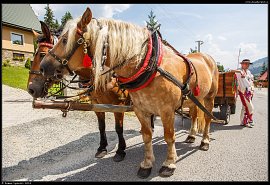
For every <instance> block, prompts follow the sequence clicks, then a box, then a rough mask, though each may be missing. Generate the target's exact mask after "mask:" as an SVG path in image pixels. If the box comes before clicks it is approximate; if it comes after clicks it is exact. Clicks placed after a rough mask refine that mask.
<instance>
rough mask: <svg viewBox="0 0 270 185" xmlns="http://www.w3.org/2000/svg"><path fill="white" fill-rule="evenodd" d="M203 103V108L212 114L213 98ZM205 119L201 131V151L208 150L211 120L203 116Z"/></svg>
mask: <svg viewBox="0 0 270 185" xmlns="http://www.w3.org/2000/svg"><path fill="white" fill-rule="evenodd" d="M204 102H205V103H204V104H205V108H206V109H207V110H208V111H209V112H212V110H213V107H214V98H207V99H205V101H204ZM204 118H205V127H204V131H203V139H202V141H201V145H200V149H201V150H203V151H207V150H208V149H209V142H210V138H209V130H210V124H211V118H210V117H209V116H207V114H205V115H204Z"/></svg>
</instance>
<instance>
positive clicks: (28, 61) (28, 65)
mask: <svg viewBox="0 0 270 185" xmlns="http://www.w3.org/2000/svg"><path fill="white" fill-rule="evenodd" d="M24 67H25V68H27V69H30V68H31V59H30V58H27V60H26V62H25V64H24Z"/></svg>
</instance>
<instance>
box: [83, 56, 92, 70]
mask: <svg viewBox="0 0 270 185" xmlns="http://www.w3.org/2000/svg"><path fill="white" fill-rule="evenodd" d="M83 66H84V67H92V59H91V58H90V57H89V56H88V54H87V53H86V54H85V55H84V57H83Z"/></svg>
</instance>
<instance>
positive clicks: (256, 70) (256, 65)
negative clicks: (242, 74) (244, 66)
mask: <svg viewBox="0 0 270 185" xmlns="http://www.w3.org/2000/svg"><path fill="white" fill-rule="evenodd" d="M264 62H265V64H266V67H268V57H264V58H261V59H258V60H256V61H254V62H253V64H252V65H250V67H249V70H250V72H251V73H252V74H253V75H254V76H258V75H260V73H261V70H262V66H263V63H264Z"/></svg>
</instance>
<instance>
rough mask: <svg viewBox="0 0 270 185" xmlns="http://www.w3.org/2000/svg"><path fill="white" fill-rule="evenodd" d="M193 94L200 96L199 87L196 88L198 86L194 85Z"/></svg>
mask: <svg viewBox="0 0 270 185" xmlns="http://www.w3.org/2000/svg"><path fill="white" fill-rule="evenodd" d="M193 94H194V96H199V94H200V87H199V86H198V84H197V85H196V87H195V88H193Z"/></svg>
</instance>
